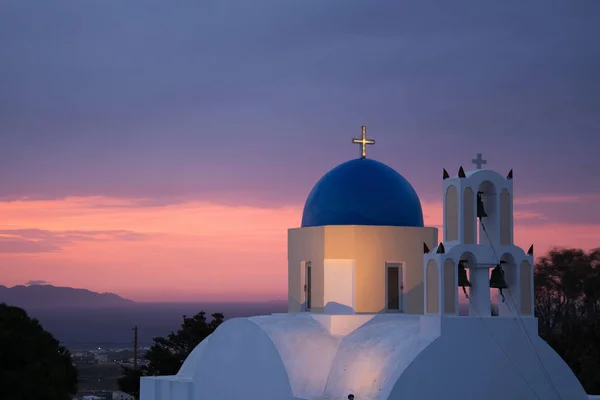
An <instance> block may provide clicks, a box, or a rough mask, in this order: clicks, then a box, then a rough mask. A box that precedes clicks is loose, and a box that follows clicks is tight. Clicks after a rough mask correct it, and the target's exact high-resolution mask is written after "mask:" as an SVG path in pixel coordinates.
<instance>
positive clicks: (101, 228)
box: [0, 197, 600, 301]
mask: <svg viewBox="0 0 600 400" xmlns="http://www.w3.org/2000/svg"><path fill="white" fill-rule="evenodd" d="M528 201H529V203H528ZM540 201H543V199H536V200H535V201H533V202H534V203H535V202H540ZM565 201H567V200H565ZM138 204H140V202H139V200H136V199H113V198H104V197H72V198H66V199H63V200H43V201H14V202H3V203H0V213H1V215H2V219H1V221H0V261H1V264H0V284H3V285H8V286H13V285H19V284H25V283H26V282H28V281H31V280H43V281H47V282H49V283H52V284H54V285H57V286H72V287H81V288H86V289H90V290H94V291H98V292H114V293H117V294H119V295H121V296H123V297H127V298H131V299H133V300H138V301H199V300H215V301H224V300H231V301H236V300H269V299H277V298H279V299H285V298H286V297H287V255H286V247H287V229H288V228H290V227H297V226H299V224H300V219H301V212H302V209H301V207H300V206H289V207H281V208H274V209H269V208H258V207H246V206H240V207H232V206H224V205H218V204H211V203H206V202H202V201H188V202H184V203H180V204H171V205H165V206H160V205H159V206H142V205H138ZM517 204H531V199H529V200H528V199H522V202H515V205H517ZM423 210H424V215H425V223H426V225H428V226H438V227H439V226H440V225H441V220H442V209H441V203H425V202H424V203H423ZM515 219H516V222H515V242H516V243H517V244H518V245H520V246H521V247H523V248H525V249H527V248H528V247H529V245H530V244H531V243H534V244H535V250H536V255H538V256H539V255H543V254H544V253H546V252H547V251H548V250H549V249H550V248H551V247H553V246H563V247H580V248H584V249H586V250H587V249H590V248H593V247H598V246H600V226H598V225H568V224H556V223H553V222H551V221H550V220H546V218H545V216H543V215H541V214H539V213H537V212H534V211H521V210H519V211H518V212H516V215H515ZM441 234H442V233H441V232H440V236H441Z"/></svg>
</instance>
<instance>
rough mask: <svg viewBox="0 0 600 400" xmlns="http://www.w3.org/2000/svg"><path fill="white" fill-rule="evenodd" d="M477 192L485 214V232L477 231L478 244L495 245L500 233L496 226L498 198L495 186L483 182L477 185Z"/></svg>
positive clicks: (488, 182) (490, 182)
mask: <svg viewBox="0 0 600 400" xmlns="http://www.w3.org/2000/svg"><path fill="white" fill-rule="evenodd" d="M477 191H478V192H481V200H482V202H483V207H484V208H485V213H486V214H487V216H486V217H485V218H483V224H484V225H485V231H484V230H483V229H480V230H479V243H489V242H490V241H491V242H492V243H494V242H496V243H497V242H498V240H499V236H500V235H499V233H500V232H499V226H498V206H497V205H496V201H497V198H498V193H497V192H496V185H494V183H493V182H492V181H490V180H485V181H483V182H481V183H480V184H479V187H478V189H477Z"/></svg>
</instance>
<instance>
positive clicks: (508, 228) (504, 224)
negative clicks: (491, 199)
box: [500, 189, 513, 245]
mask: <svg viewBox="0 0 600 400" xmlns="http://www.w3.org/2000/svg"><path fill="white" fill-rule="evenodd" d="M512 218H513V215H512V207H511V199H510V192H509V191H508V189H502V192H501V193H500V244H505V245H510V244H512V240H513V239H512Z"/></svg>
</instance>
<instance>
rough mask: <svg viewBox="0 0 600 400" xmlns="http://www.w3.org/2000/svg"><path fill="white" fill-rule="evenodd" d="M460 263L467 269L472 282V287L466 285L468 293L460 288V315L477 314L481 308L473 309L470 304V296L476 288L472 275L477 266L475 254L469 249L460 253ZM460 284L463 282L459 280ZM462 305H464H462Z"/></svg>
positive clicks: (468, 277) (468, 278)
mask: <svg viewBox="0 0 600 400" xmlns="http://www.w3.org/2000/svg"><path fill="white" fill-rule="evenodd" d="M460 263H461V264H462V265H463V266H464V267H465V270H466V275H467V280H468V281H469V283H470V284H471V286H470V287H466V292H467V294H468V297H467V294H465V290H463V288H460V289H459V297H458V303H459V315H477V313H478V311H479V310H474V309H473V310H472V309H471V308H472V307H471V305H470V301H469V300H470V297H471V295H472V293H471V292H472V291H473V290H476V289H474V288H473V286H472V285H473V282H472V275H473V271H474V270H475V268H477V259H476V258H475V255H474V254H473V253H471V252H469V251H465V252H464V253H462V254H461V255H460ZM459 278H460V277H459ZM457 284H458V285H460V284H461V282H460V281H459V282H458V283H457ZM461 305H464V306H462V307H461Z"/></svg>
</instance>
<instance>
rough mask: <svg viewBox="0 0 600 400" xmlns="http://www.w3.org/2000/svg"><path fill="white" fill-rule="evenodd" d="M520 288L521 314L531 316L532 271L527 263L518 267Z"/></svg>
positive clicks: (522, 263)
mask: <svg viewBox="0 0 600 400" xmlns="http://www.w3.org/2000/svg"><path fill="white" fill-rule="evenodd" d="M519 277H520V280H521V282H520V284H521V285H520V287H521V290H520V292H521V314H523V315H532V314H533V299H532V298H533V295H532V292H533V282H532V280H533V271H532V269H531V265H530V264H529V262H528V261H523V262H521V265H520V267H519Z"/></svg>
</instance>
